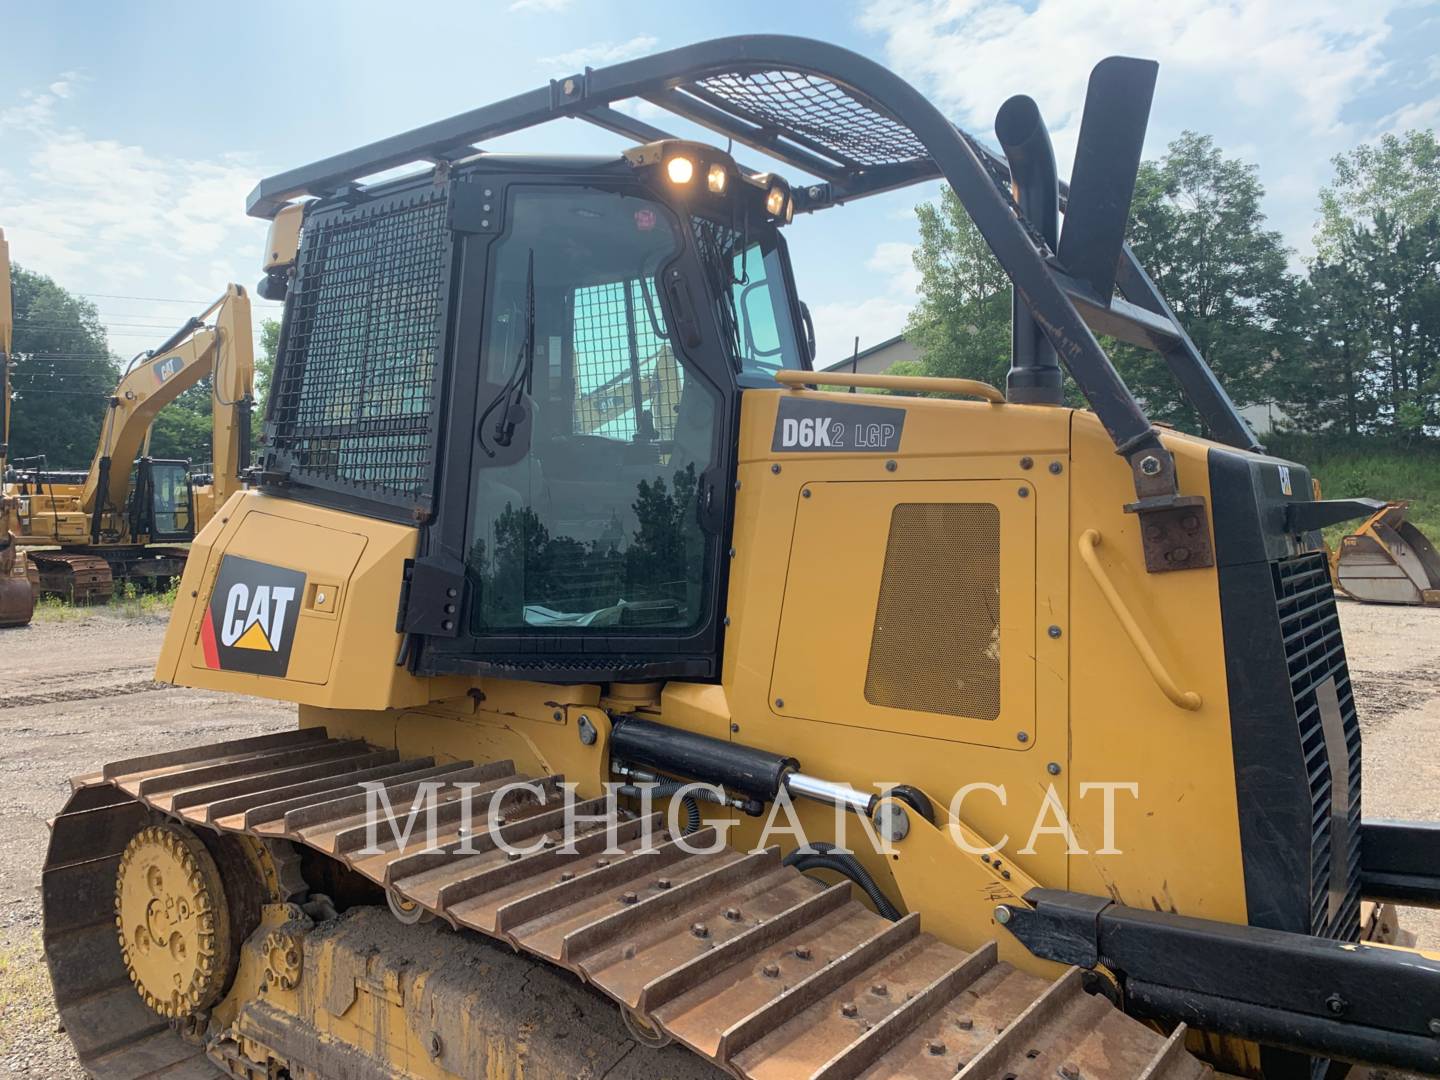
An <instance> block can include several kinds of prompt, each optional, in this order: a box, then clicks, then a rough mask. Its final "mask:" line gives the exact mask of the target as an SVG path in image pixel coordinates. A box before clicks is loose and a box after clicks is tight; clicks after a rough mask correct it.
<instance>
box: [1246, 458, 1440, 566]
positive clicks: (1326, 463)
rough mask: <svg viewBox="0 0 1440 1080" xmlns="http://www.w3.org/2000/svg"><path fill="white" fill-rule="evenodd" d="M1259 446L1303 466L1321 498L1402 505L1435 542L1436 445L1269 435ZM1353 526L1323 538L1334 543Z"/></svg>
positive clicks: (1438, 509)
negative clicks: (1315, 482) (1406, 504)
mask: <svg viewBox="0 0 1440 1080" xmlns="http://www.w3.org/2000/svg"><path fill="white" fill-rule="evenodd" d="M1265 441H1266V444H1267V448H1268V450H1269V452H1270V453H1272V454H1274V455H1276V456H1277V457H1282V458H1289V459H1290V460H1291V461H1297V462H1300V463H1301V464H1303V465H1306V466H1308V467H1309V469H1310V473H1311V475H1312V476H1314V477H1315V478H1316V479H1317V480H1319V481H1320V487H1321V494H1322V495H1324V497H1325V498H1327V499H1353V498H1360V497H1369V498H1372V499H1384V500H1387V501H1396V500H1405V501H1407V502H1409V504H1410V513H1409V517H1410V521H1411V522H1413V523H1414V524H1415V525H1416V526H1417V527H1418V528H1419V529H1420V531H1421V532H1423V533H1424V534H1425V535H1426V536H1428V537H1430V539H1431V540H1433V541H1436V542H1440V444H1436V443H1418V444H1408V445H1404V444H1398V443H1392V442H1387V441H1385V440H1382V439H1348V438H1325V437H1321V436H1315V435H1273V434H1272V435H1270V436H1268V437H1267V438H1266V440H1265ZM1359 524H1360V522H1359V521H1352V522H1346V523H1345V524H1343V525H1339V526H1336V527H1334V528H1333V529H1326V530H1325V539H1326V540H1328V541H1329V542H1330V543H1331V544H1335V543H1337V542H1338V540H1339V538H1340V537H1341V536H1344V535H1345V534H1346V533H1347V532H1350V531H1352V530H1353V529H1355V528H1356V527H1358V526H1359Z"/></svg>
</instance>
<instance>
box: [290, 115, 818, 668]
mask: <svg viewBox="0 0 1440 1080" xmlns="http://www.w3.org/2000/svg"><path fill="white" fill-rule="evenodd" d="M793 213H794V198H793V195H792V193H791V191H790V188H789V185H788V184H787V183H786V182H785V181H784V180H783V179H781V178H779V177H777V176H774V175H771V174H768V173H752V172H749V171H747V170H745V169H742V168H741V167H740V166H738V165H737V164H736V162H735V161H734V160H733V159H732V158H731V157H730V156H729V155H728V154H726V153H725V152H723V151H721V150H719V149H716V148H714V147H711V146H707V145H704V144H701V143H696V142H691V141H686V140H677V139H666V140H661V141H658V142H653V143H649V144H646V145H642V146H640V147H637V148H635V149H632V150H629V151H627V152H626V153H624V154H623V155H618V156H611V157H595V158H554V157H551V158H545V157H535V156H507V155H490V154H485V155H481V156H479V157H475V158H471V159H467V160H464V161H460V162H457V163H455V164H453V165H451V166H449V167H448V168H447V169H446V170H442V173H441V174H439V175H433V176H425V177H421V178H418V179H411V180H400V181H394V182H392V183H389V184H385V185H376V186H374V187H370V188H364V189H357V188H350V189H347V190H345V191H343V192H341V193H339V194H338V195H336V196H334V197H331V198H328V199H321V200H319V201H318V202H316V203H312V204H310V205H309V206H308V207H307V208H306V212H305V218H304V230H305V231H304V243H303V244H301V245H300V247H299V258H298V262H297V264H296V273H295V279H294V281H293V283H291V284H290V286H289V288H288V289H287V290H286V295H287V308H286V318H285V323H284V326H283V329H282V340H281V345H280V355H281V362H280V366H279V370H278V372H277V380H276V385H277V392H276V393H275V395H274V396H273V397H272V406H271V411H270V415H269V416H268V417H267V420H268V421H269V424H270V430H271V439H270V445H271V447H272V449H271V451H270V453H269V456H268V458H267V464H266V474H267V476H273V477H275V478H276V479H278V478H279V476H281V475H283V477H284V480H285V488H286V489H287V490H289V491H294V490H295V487H296V486H297V485H303V486H306V487H311V488H312V489H313V490H316V491H320V492H322V495H321V497H322V499H330V500H333V501H335V502H336V503H337V504H338V505H350V504H352V503H353V502H354V501H355V500H357V499H358V500H362V501H365V502H367V503H372V504H373V503H382V504H389V505H388V509H389V510H390V512H392V513H393V512H394V511H395V509H397V508H399V509H400V511H401V513H400V515H398V516H404V517H408V518H409V519H411V520H414V519H415V518H416V517H419V516H421V515H423V520H426V521H427V522H428V523H429V524H430V526H431V527H430V529H428V530H427V533H428V536H427V542H428V545H429V547H430V549H431V552H435V551H437V550H443V551H444V552H445V556H444V558H445V561H446V565H447V567H448V569H447V571H446V572H447V574H448V580H449V584H447V586H446V588H453V589H455V590H456V591H457V592H460V591H461V590H463V597H462V600H461V603H459V604H452V605H448V606H449V607H450V611H449V612H446V613H445V614H446V615H447V616H450V617H447V618H445V619H443V620H440V622H438V623H437V625H436V627H435V628H436V629H437V630H438V631H439V632H440V633H439V634H437V639H438V640H431V641H430V642H429V643H428V644H427V660H428V661H429V662H431V663H433V664H434V665H435V666H436V667H437V669H444V670H453V671H464V672H470V673H477V672H484V671H487V670H494V669H495V668H496V667H502V668H504V669H505V670H507V671H516V670H519V671H522V672H524V673H527V674H528V675H529V677H534V678H544V677H546V675H545V673H546V671H550V670H557V669H563V671H564V672H565V677H567V678H572V677H575V675H576V672H577V670H592V669H593V670H595V671H597V672H604V673H610V672H613V671H614V670H615V669H616V666H617V665H621V666H623V667H624V668H625V670H626V671H627V672H631V673H633V674H631V677H633V678H639V677H661V676H665V675H690V676H701V677H703V676H707V675H712V674H713V673H714V672H715V671H716V670H717V664H716V659H717V653H718V643H719V627H720V606H721V604H720V601H721V589H722V588H723V583H724V571H725V560H724V558H723V551H724V547H725V545H724V543H723V542H722V541H723V537H724V535H725V532H726V530H727V528H728V524H729V520H730V508H731V505H732V500H733V488H734V476H735V471H736V468H737V464H738V462H737V450H736V436H737V431H738V423H739V394H740V392H741V390H742V388H744V387H747V386H753V387H761V386H768V387H772V388H773V387H775V386H776V385H777V383H776V381H775V375H776V373H777V372H779V371H781V370H787V369H788V370H808V369H809V368H810V366H811V361H812V351H813V334H811V333H807V332H806V328H807V327H808V325H809V319H808V313H806V312H805V310H804V306H803V305H802V304H801V303H800V302H799V300H798V298H797V297H796V293H795V287H794V280H793V275H792V272H791V267H790V261H789V256H788V254H787V252H786V248H785V243H784V240H783V239H782V238H781V235H780V229H781V227H782V226H783V225H785V224H786V223H788V222H789V220H790V219H791V217H792V215H793ZM362 260H371V261H372V262H373V267H374V271H373V273H372V275H371V276H368V277H362V276H360V275H355V274H353V273H350V272H349V267H351V266H355V265H359V264H360V262H361V261H362ZM367 357H371V358H376V357H383V358H386V360H385V362H383V363H375V364H374V366H373V367H371V368H369V369H368V370H366V368H365V360H366V358H367ZM441 402H444V403H445V404H444V406H443V409H444V413H443V415H444V422H443V425H442V431H443V432H444V433H446V434H444V435H440V436H437V434H436V433H435V432H434V429H433V428H432V427H431V425H432V424H435V423H436V418H437V414H439V413H440V411H441V405H440V403H441ZM432 470H433V472H432ZM436 474H438V475H436ZM263 481H264V477H262V482H263ZM278 486H279V485H276V487H277V488H278ZM326 490H328V491H329V492H330V494H328V495H326V494H324V492H325V491H326ZM432 490H433V491H434V492H435V494H434V497H433V502H432V500H431V496H430V492H431V491H432ZM442 623H443V625H442ZM577 665H578V667H577ZM587 665H588V666H587ZM607 677H608V675H607Z"/></svg>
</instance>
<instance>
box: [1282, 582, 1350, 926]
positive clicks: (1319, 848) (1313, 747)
mask: <svg viewBox="0 0 1440 1080" xmlns="http://www.w3.org/2000/svg"><path fill="white" fill-rule="evenodd" d="M1273 572H1274V581H1275V598H1276V602H1277V604H1278V605H1279V614H1280V632H1281V635H1282V638H1283V640H1284V643H1285V659H1286V662H1287V664H1288V665H1289V670H1290V689H1291V693H1292V695H1293V697H1294V700H1295V717H1296V721H1297V723H1298V724H1299V726H1300V746H1301V752H1302V754H1303V755H1304V761H1305V770H1306V776H1307V779H1308V781H1309V785H1310V799H1311V811H1312V816H1311V820H1310V824H1311V849H1310V866H1311V870H1310V873H1311V881H1310V925H1311V929H1312V932H1313V933H1315V934H1318V935H1321V936H1323V937H1329V938H1335V939H1339V940H1342V941H1354V940H1356V939H1357V938H1358V936H1359V932H1360V721H1359V717H1358V716H1357V714H1356V711H1355V698H1354V694H1353V692H1352V690H1351V687H1350V670H1349V667H1348V666H1347V665H1346V662H1345V645H1344V642H1343V641H1342V639H1341V634H1340V617H1339V614H1338V612H1337V611H1336V609H1335V594H1334V591H1333V590H1332V588H1331V584H1330V573H1329V569H1328V568H1327V566H1326V564H1325V556H1324V555H1322V554H1311V555H1301V556H1297V557H1295V558H1292V559H1286V560H1283V561H1281V562H1277V563H1275V564H1274V565H1273ZM1331 680H1333V683H1332V681H1331ZM1332 686H1333V697H1332V696H1331V687H1332ZM1327 711H1328V712H1330V713H1331V725H1332V728H1333V734H1332V735H1331V741H1330V743H1328V744H1327V742H1326V713H1327ZM1332 761H1334V762H1336V763H1338V764H1340V765H1341V769H1342V772H1343V775H1338V776H1332V772H1333V771H1334V770H1332V767H1331V765H1332ZM1337 799H1338V800H1339V804H1338V805H1339V807H1340V808H1341V809H1342V810H1343V808H1345V807H1347V806H1348V813H1341V814H1340V815H1339V817H1336V816H1335V812H1336V809H1337ZM1337 828H1343V829H1344V832H1343V834H1338V833H1337ZM1336 860H1343V862H1344V865H1343V866H1341V867H1337V868H1335V869H1332V865H1333V863H1334V862H1335V861H1336Z"/></svg>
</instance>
